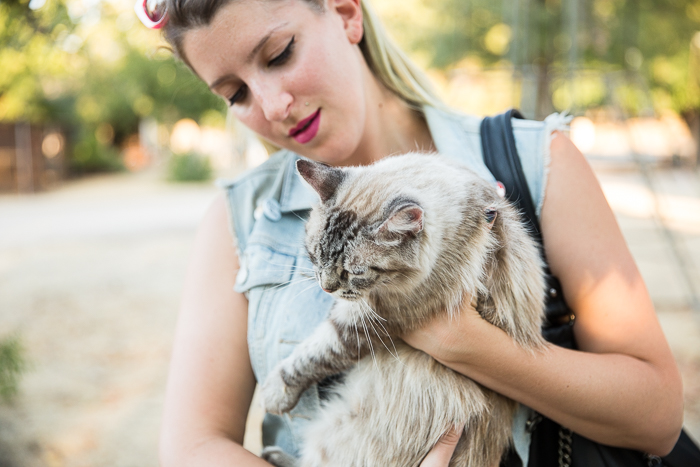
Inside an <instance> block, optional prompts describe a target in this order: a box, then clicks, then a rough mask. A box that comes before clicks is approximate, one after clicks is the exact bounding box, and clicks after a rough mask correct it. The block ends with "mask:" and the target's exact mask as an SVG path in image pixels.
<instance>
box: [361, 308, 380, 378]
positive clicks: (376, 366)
mask: <svg viewBox="0 0 700 467" xmlns="http://www.w3.org/2000/svg"><path fill="white" fill-rule="evenodd" d="M360 320H361V321H362V328H363V329H364V330H365V337H366V338H367V343H368V344H369V351H370V353H371V354H372V361H374V367H375V368H379V365H377V356H376V355H375V354H374V345H373V344H372V338H371V336H370V335H369V331H368V330H367V323H365V317H364V316H363V315H362V314H360Z"/></svg>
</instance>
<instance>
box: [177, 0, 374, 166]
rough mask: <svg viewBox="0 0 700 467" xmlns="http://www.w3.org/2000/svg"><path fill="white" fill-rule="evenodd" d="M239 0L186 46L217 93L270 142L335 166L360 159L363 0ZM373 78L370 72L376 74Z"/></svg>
mask: <svg viewBox="0 0 700 467" xmlns="http://www.w3.org/2000/svg"><path fill="white" fill-rule="evenodd" d="M327 3H328V6H327V8H326V11H325V12H320V11H317V10H315V9H313V8H312V6H311V5H309V4H308V3H306V2H303V1H302V0H285V1H269V0H267V1H266V0H234V1H233V2H231V3H230V4H228V5H227V6H225V7H223V8H222V9H221V10H220V11H219V12H218V13H217V14H216V16H215V17H214V19H213V21H212V23H211V24H210V25H209V26H206V27H202V28H199V29H194V30H192V31H189V32H187V33H186V35H185V37H184V41H183V51H184V53H185V56H186V57H187V59H188V60H189V62H190V64H191V65H192V67H193V68H194V70H195V71H196V73H197V74H198V75H199V76H200V77H201V78H202V79H203V80H204V81H205V82H206V83H207V84H208V85H209V86H210V88H211V89H212V91H214V92H215V93H216V94H218V95H220V96H221V97H223V98H224V99H226V100H227V101H229V103H230V105H231V107H232V111H233V113H234V114H235V115H236V117H238V118H239V119H240V120H241V122H243V123H244V124H245V125H246V126H248V127H249V128H250V129H252V130H253V131H255V132H256V133H258V134H259V135H260V136H262V137H263V138H265V139H267V140H268V141H270V142H272V143H274V144H276V145H278V146H281V147H284V148H287V149H290V150H292V151H294V152H296V153H299V154H302V155H304V156H307V157H309V158H312V159H315V160H319V161H323V162H326V163H329V164H332V165H349V164H356V163H361V162H362V161H361V160H358V156H357V155H356V151H357V149H358V147H360V145H361V140H362V138H363V135H364V134H365V125H366V120H367V119H366V109H367V102H366V101H367V92H366V86H367V75H369V72H368V70H367V67H366V64H365V63H364V60H363V58H362V54H361V52H360V50H359V47H358V46H357V43H358V42H359V41H360V39H361V38H362V15H361V11H360V6H359V2H358V0H328V2H327ZM370 76H371V75H370Z"/></svg>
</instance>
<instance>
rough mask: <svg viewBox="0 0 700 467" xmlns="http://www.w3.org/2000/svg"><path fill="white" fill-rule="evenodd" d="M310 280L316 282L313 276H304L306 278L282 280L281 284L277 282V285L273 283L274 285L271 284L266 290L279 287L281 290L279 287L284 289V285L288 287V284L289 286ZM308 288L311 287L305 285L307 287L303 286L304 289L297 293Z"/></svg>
mask: <svg viewBox="0 0 700 467" xmlns="http://www.w3.org/2000/svg"><path fill="white" fill-rule="evenodd" d="M310 281H312V282H314V283H315V282H316V279H315V278H313V277H306V278H304V279H292V280H288V281H286V282H282V283H281V284H277V285H275V286H273V287H270V288H269V289H268V290H275V289H280V290H281V289H284V288H285V287H289V286H291V285H297V284H301V283H304V282H310ZM310 288H311V287H307V288H305V289H304V290H302V291H301V292H299V293H302V292H306V291H307V290H309V289H310ZM297 296H298V294H297ZM295 298H296V296H295Z"/></svg>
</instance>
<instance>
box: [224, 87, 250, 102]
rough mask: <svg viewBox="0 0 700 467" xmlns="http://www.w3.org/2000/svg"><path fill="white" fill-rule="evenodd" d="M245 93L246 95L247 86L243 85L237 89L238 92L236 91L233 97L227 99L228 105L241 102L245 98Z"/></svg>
mask: <svg viewBox="0 0 700 467" xmlns="http://www.w3.org/2000/svg"><path fill="white" fill-rule="evenodd" d="M247 93H248V86H246V85H245V84H244V85H242V86H241V87H240V88H238V91H236V93H235V94H234V95H233V96H231V97H229V99H228V105H234V104H236V103H238V102H240V101H242V100H243V99H245V96H246V94H247Z"/></svg>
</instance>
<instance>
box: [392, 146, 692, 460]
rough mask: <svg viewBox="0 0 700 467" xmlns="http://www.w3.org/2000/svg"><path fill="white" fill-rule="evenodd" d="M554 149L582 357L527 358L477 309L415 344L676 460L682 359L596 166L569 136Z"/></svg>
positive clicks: (552, 255) (553, 241) (545, 219)
mask: <svg viewBox="0 0 700 467" xmlns="http://www.w3.org/2000/svg"><path fill="white" fill-rule="evenodd" d="M551 154H552V161H551V166H550V173H549V179H548V183H547V195H546V198H545V201H544V205H543V208H542V216H541V227H542V233H543V238H544V242H545V245H546V253H547V258H548V261H549V264H550V267H551V269H552V272H553V273H554V274H555V275H556V276H557V277H558V278H559V279H560V280H561V283H562V286H563V288H564V293H565V296H566V298H567V302H568V304H569V306H570V307H571V308H572V309H573V310H574V311H575V313H576V324H575V326H574V332H575V335H576V340H577V343H578V346H579V348H580V350H582V351H572V350H567V349H563V348H560V347H557V346H554V345H548V347H547V349H546V351H544V352H537V353H534V354H533V353H529V352H527V351H525V350H523V349H521V348H520V347H518V346H517V345H515V344H514V343H513V341H512V340H511V339H510V338H509V337H508V336H507V335H506V334H505V333H504V332H503V331H501V330H500V329H498V328H496V327H495V326H493V325H491V324H489V323H488V322H486V321H485V320H483V319H481V318H480V317H479V315H478V314H477V313H476V312H475V311H474V310H473V309H471V308H470V309H467V310H465V312H464V313H463V316H462V317H461V318H460V319H459V320H456V321H449V320H448V319H442V320H435V321H434V322H432V323H430V324H429V325H428V326H427V327H426V328H424V329H422V330H419V331H417V332H415V333H413V334H412V335H410V336H406V337H407V342H408V343H409V344H411V345H413V346H415V347H418V348H420V349H422V350H425V351H426V352H427V353H429V354H431V355H433V356H434V357H435V358H436V359H438V360H439V361H441V362H443V363H444V364H445V365H447V366H449V367H451V368H453V369H455V370H456V371H459V372H461V373H463V374H465V375H467V376H469V377H471V378H473V379H474V380H476V381H478V382H480V383H482V384H484V385H485V386H487V387H490V388H492V389H493V390H495V391H497V392H499V393H502V394H504V395H506V396H508V397H510V398H512V399H514V400H517V401H519V402H521V403H523V404H525V405H527V406H529V407H532V408H533V409H535V410H536V411H538V412H540V413H542V414H544V415H545V416H547V417H549V418H551V419H553V420H556V421H557V422H559V423H560V424H562V425H564V426H566V427H568V428H570V429H572V430H573V431H575V432H577V433H580V434H582V435H583V436H586V437H588V438H590V439H593V440H595V441H598V442H601V443H604V444H610V445H615V446H621V447H629V448H635V449H640V450H643V451H647V452H650V453H653V454H657V455H663V454H666V453H668V452H669V451H670V450H671V449H672V448H673V446H674V444H675V442H676V439H677V438H678V435H679V433H680V429H681V424H682V419H683V395H682V383H681V379H680V375H679V372H678V369H677V367H676V364H675V361H674V359H673V355H672V354H671V351H670V349H669V347H668V344H667V342H666V339H665V337H664V334H663V332H662V330H661V327H660V325H659V322H658V320H657V318H656V314H655V312H654V308H653V305H652V302H651V298H650V297H649V294H648V292H647V290H646V287H645V286H644V282H643V280H642V277H641V275H640V274H639V271H638V270H637V267H636V265H635V263H634V260H633V258H632V256H631V254H630V252H629V250H628V249H627V246H626V244H625V241H624V238H623V237H622V234H621V232H620V230H619V228H618V226H617V222H616V220H615V217H614V215H613V213H612V211H611V210H610V207H609V206H608V204H607V202H606V200H605V197H604V196H603V193H602V191H601V189H600V186H599V185H598V182H597V180H596V178H595V175H594V174H593V171H592V170H591V168H590V166H589V165H588V163H587V162H586V160H585V159H584V157H583V155H582V154H581V153H580V152H579V151H578V150H577V149H576V147H575V146H574V145H573V143H571V141H570V140H569V139H568V138H566V137H565V136H563V135H561V134H557V135H556V136H555V137H554V139H553V141H552V145H551ZM465 336H466V338H465Z"/></svg>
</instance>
